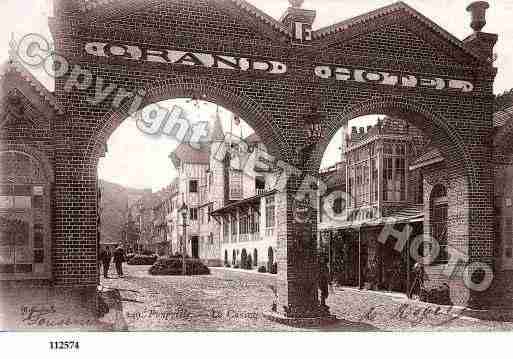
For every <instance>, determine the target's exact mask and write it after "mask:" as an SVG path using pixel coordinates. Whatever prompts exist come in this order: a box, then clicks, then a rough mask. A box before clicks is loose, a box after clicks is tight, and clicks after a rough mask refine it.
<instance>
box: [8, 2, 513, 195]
mask: <svg viewBox="0 0 513 359" xmlns="http://www.w3.org/2000/svg"><path fill="white" fill-rule="evenodd" d="M50 1H51V0H0V26H1V27H3V29H2V31H1V32H0V61H3V60H5V59H6V58H7V54H8V49H9V41H10V39H11V36H14V38H15V39H19V38H21V37H22V36H24V35H25V34H28V33H38V34H42V35H43V36H46V37H47V38H50V32H49V29H48V25H47V16H48V14H49V13H50V7H49V2H50ZM248 1H249V2H250V3H252V4H253V5H255V6H257V7H258V8H259V9H261V10H263V11H264V12H266V13H267V14H269V15H270V16H272V17H274V18H275V19H279V17H280V16H281V14H282V13H283V11H284V10H285V9H286V8H287V6H288V2H287V1H286V0H248ZM393 2H395V1H387V0H305V2H304V5H303V8H305V9H313V10H316V11H317V17H316V21H315V23H314V29H317V28H321V27H324V26H328V25H331V24H334V23H337V22H339V21H342V20H345V19H348V18H351V17H353V16H357V15H360V14H363V13H366V12H369V11H372V10H374V9H376V8H379V7H382V6H386V5H389V4H391V3H393ZM470 2H471V1H470V0H407V1H406V3H408V4H409V5H410V6H412V7H414V8H415V9H417V10H418V11H420V12H421V13H422V14H424V15H425V16H427V17H428V18H430V19H431V20H433V21H434V22H436V23H437V24H438V25H440V26H441V27H442V28H444V29H445V30H447V31H449V32H450V33H452V34H453V35H455V36H456V37H457V38H459V39H464V38H465V37H466V36H468V35H470V34H471V32H472V30H471V29H470V15H469V13H467V12H466V10H465V9H466V7H467V6H468V4H470ZM489 2H490V5H491V6H490V9H489V10H488V12H487V22H488V24H487V25H486V27H485V28H484V29H483V31H486V32H491V33H497V34H499V42H498V44H497V45H496V47H495V52H496V53H497V54H498V59H497V61H496V62H495V66H496V67H497V68H498V69H499V73H498V75H497V78H496V81H495V93H501V92H504V91H505V90H509V89H510V88H513V36H509V35H510V34H513V21H511V19H513V0H500V1H489ZM33 72H34V74H35V75H36V77H38V79H39V80H40V81H41V82H42V83H43V84H44V85H45V86H46V87H48V88H49V89H50V90H53V82H52V80H51V78H49V77H48V76H45V74H44V72H42V71H37V70H35V71H33ZM164 105H165V106H169V107H172V106H173V105H179V106H182V107H184V108H185V109H186V110H188V111H189V113H190V116H191V117H193V120H203V121H204V120H208V119H210V118H211V117H212V115H213V114H214V113H215V111H216V107H215V106H214V105H201V106H200V107H199V108H196V107H195V106H193V105H192V104H190V103H186V102H185V101H184V100H170V101H166V102H165V104H164ZM221 118H222V120H223V121H222V122H223V126H224V128H225V130H229V129H230V119H231V114H230V113H228V112H227V111H223V110H221ZM374 121H375V117H367V118H365V119H358V120H355V121H353V123H350V124H349V126H352V125H357V126H364V127H366V126H367V125H368V124H372V123H373V122H374ZM241 127H242V128H237V129H236V130H235V131H234V132H236V133H237V134H239V133H240V131H241V130H242V134H243V136H247V135H249V134H250V133H251V132H252V130H251V128H249V126H247V125H246V124H245V123H244V122H243V123H242V126H241ZM341 138H342V135H341V133H338V134H337V135H336V136H335V137H334V139H333V141H332V142H331V143H330V146H329V147H328V150H327V151H326V155H325V158H324V161H323V167H326V166H329V165H331V164H334V163H335V162H336V161H337V160H338V159H339V156H340V150H339V147H340V145H341ZM176 145H177V143H176V142H175V141H173V140H172V139H170V138H167V137H165V136H161V137H155V136H148V135H144V134H143V133H141V131H139V130H138V129H137V127H136V125H135V121H134V120H133V119H127V120H125V121H124V122H123V124H122V125H121V126H120V127H119V128H118V129H117V130H116V131H115V132H114V133H113V135H112V136H111V138H110V139H109V143H108V150H109V152H108V153H107V156H106V157H105V158H104V159H102V160H101V163H100V166H99V170H98V173H99V176H100V178H103V179H106V180H108V181H112V182H116V183H119V184H122V185H125V186H129V187H133V188H152V189H153V190H158V189H160V188H162V187H164V186H166V185H167V184H169V183H170V182H171V181H172V179H173V177H174V173H175V171H174V168H173V167H172V165H171V162H170V160H169V158H168V155H169V153H170V152H171V151H172V150H173V149H174V148H175V147H176Z"/></svg>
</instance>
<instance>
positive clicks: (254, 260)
mask: <svg viewBox="0 0 513 359" xmlns="http://www.w3.org/2000/svg"><path fill="white" fill-rule="evenodd" d="M253 264H254V266H255V267H257V268H258V251H257V249H256V248H255V249H253Z"/></svg>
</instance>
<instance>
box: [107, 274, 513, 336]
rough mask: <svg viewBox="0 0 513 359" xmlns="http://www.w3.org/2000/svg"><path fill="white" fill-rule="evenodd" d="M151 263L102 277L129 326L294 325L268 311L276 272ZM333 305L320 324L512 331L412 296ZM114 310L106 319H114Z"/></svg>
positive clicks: (344, 298) (337, 296)
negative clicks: (195, 272)
mask: <svg viewBox="0 0 513 359" xmlns="http://www.w3.org/2000/svg"><path fill="white" fill-rule="evenodd" d="M148 268H149V266H125V268H124V270H125V277H124V278H117V276H116V275H115V274H114V273H113V272H112V271H111V274H110V275H111V277H110V279H102V285H103V286H104V287H106V288H118V289H120V291H121V297H122V298H123V318H122V319H120V320H124V321H125V322H126V325H127V326H128V330H131V331H146V330H151V331H170V330H171V331H173V330H176V331H191V330H194V331H217V330H219V331H229V330H231V331H258V330H261V331H290V330H311V329H297V328H291V327H288V326H284V325H280V324H277V323H274V322H271V321H269V320H267V319H266V318H264V316H263V312H264V311H266V310H268V308H270V306H271V303H272V301H273V296H274V294H273V290H272V289H271V286H272V285H274V282H275V276H272V275H269V274H259V273H256V272H243V271H236V270H227V269H223V268H211V271H212V274H211V275H209V276H196V277H186V278H184V277H181V276H151V275H149V274H148V272H147V271H148ZM328 305H329V306H330V308H331V311H332V313H333V314H335V315H336V316H337V318H338V319H339V322H338V323H337V324H335V325H330V326H327V327H323V328H319V329H322V330H335V331H378V330H393V331H399V330H411V331H439V330H457V331H469V330H479V331H488V330H511V329H513V322H511V321H510V322H501V321H485V320H479V319H475V318H471V317H469V316H468V313H464V312H461V311H460V310H457V309H456V308H451V307H438V306H434V305H426V304H424V303H420V302H415V301H408V300H407V299H406V298H405V297H404V296H403V295H401V294H391V293H376V292H369V291H362V292H361V291H358V290H355V289H352V288H343V289H342V288H335V289H334V290H333V291H331V293H330V297H329V299H328ZM114 318H115V316H114V314H113V313H112V311H111V313H109V314H108V315H107V316H106V317H105V318H104V319H103V320H104V321H114V320H115V319H114Z"/></svg>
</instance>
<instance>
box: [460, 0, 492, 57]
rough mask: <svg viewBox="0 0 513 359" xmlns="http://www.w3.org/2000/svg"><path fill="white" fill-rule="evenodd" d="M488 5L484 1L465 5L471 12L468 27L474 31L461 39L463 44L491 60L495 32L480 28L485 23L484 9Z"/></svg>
mask: <svg viewBox="0 0 513 359" xmlns="http://www.w3.org/2000/svg"><path fill="white" fill-rule="evenodd" d="M489 7H490V5H489V4H488V3H487V2H486V1H475V2H473V3H471V4H470V5H469V6H468V7H467V11H468V12H470V14H471V19H472V20H471V23H470V27H471V28H472V29H473V30H474V33H473V34H472V35H470V36H469V37H467V38H466V39H465V40H463V43H464V44H465V46H466V47H467V48H469V49H471V50H473V51H475V52H477V53H478V54H480V55H482V56H484V57H486V58H487V59H488V61H489V62H493V57H494V56H493V47H494V46H495V44H496V43H497V39H498V36H497V34H489V33H486V32H482V31H481V30H482V29H483V27H484V26H485V25H486V10H487V9H488V8H489Z"/></svg>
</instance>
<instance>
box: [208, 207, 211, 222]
mask: <svg viewBox="0 0 513 359" xmlns="http://www.w3.org/2000/svg"><path fill="white" fill-rule="evenodd" d="M211 219H212V205H211V204H209V205H208V223H210V221H211Z"/></svg>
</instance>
